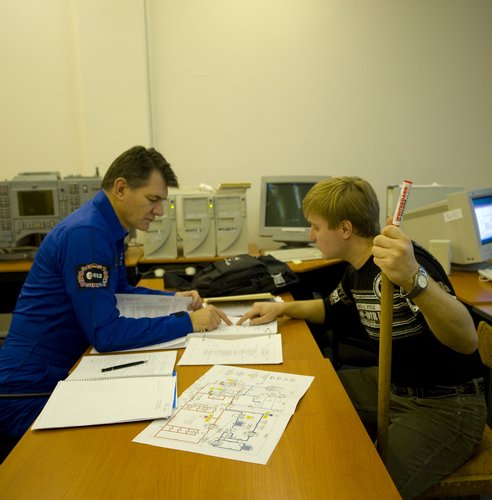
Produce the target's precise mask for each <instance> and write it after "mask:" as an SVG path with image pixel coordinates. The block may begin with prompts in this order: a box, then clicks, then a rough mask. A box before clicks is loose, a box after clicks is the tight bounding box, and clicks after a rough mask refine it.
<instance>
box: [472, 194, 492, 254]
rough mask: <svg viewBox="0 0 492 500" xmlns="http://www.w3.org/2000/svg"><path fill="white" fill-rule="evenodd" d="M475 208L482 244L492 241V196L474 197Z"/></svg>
mask: <svg viewBox="0 0 492 500" xmlns="http://www.w3.org/2000/svg"><path fill="white" fill-rule="evenodd" d="M471 201H472V205H473V210H474V211H475V219H476V221H477V226H478V234H479V237H480V242H481V243H482V245H485V244H487V243H491V242H492V196H481V197H479V198H472V200H471Z"/></svg>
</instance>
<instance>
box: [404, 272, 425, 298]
mask: <svg viewBox="0 0 492 500" xmlns="http://www.w3.org/2000/svg"><path fill="white" fill-rule="evenodd" d="M428 283H429V279H428V277H427V271H426V270H425V269H424V268H423V267H422V266H419V270H418V271H417V274H416V275H415V278H414V279H413V288H412V289H411V290H410V291H409V292H408V293H405V290H404V289H403V288H402V287H400V295H401V296H402V298H403V299H414V298H415V297H417V296H418V295H420V294H421V293H422V292H423V291H424V290H425V289H426V288H427V285H428Z"/></svg>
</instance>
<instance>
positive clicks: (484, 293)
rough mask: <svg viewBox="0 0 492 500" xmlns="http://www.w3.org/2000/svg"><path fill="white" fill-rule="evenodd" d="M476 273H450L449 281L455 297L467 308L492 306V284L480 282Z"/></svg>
mask: <svg viewBox="0 0 492 500" xmlns="http://www.w3.org/2000/svg"><path fill="white" fill-rule="evenodd" d="M478 276H479V275H478V272H476V271H452V272H451V274H450V275H449V279H450V281H451V283H452V285H453V287H454V289H455V292H456V295H457V297H458V298H459V299H460V300H461V302H463V303H464V304H466V305H468V306H475V305H479V304H487V303H489V304H492V282H491V281H480V280H479V279H478Z"/></svg>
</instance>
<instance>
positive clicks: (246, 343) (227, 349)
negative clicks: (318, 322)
mask: <svg viewBox="0 0 492 500" xmlns="http://www.w3.org/2000/svg"><path fill="white" fill-rule="evenodd" d="M282 361H283V357H282V335H281V334H280V333H277V334H273V335H262V336H259V337H251V338H241V339H232V340H231V339H223V338H220V339H217V338H207V337H204V338H190V339H188V342H187V345H186V349H185V352H184V353H183V355H182V356H181V359H180V360H179V361H178V365H215V364H237V365H258V364H277V363H282Z"/></svg>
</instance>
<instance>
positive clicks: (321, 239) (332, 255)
mask: <svg viewBox="0 0 492 500" xmlns="http://www.w3.org/2000/svg"><path fill="white" fill-rule="evenodd" d="M307 219H308V222H309V224H311V229H310V231H309V239H310V240H311V241H314V242H315V243H316V246H317V247H318V248H319V249H320V250H321V252H322V253H323V256H324V257H325V258H326V259H338V258H341V255H342V250H343V244H344V239H343V237H342V232H341V230H340V229H330V228H329V227H328V223H327V222H326V221H325V219H323V218H322V217H321V216H319V215H309V216H308V218H307Z"/></svg>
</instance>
